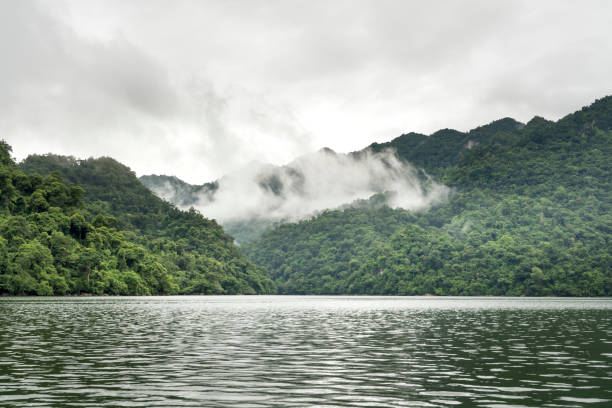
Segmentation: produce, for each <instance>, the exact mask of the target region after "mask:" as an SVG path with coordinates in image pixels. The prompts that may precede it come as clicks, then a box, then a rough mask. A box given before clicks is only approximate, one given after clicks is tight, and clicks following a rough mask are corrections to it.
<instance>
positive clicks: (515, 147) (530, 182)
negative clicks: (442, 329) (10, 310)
mask: <svg viewBox="0 0 612 408" xmlns="http://www.w3.org/2000/svg"><path fill="white" fill-rule="evenodd" d="M611 123H612V98H610V97H606V98H603V99H601V100H599V101H596V102H595V103H594V104H592V105H591V106H589V107H586V108H583V109H582V110H581V111H579V112H576V113H574V114H572V115H568V116H567V117H565V118H563V119H561V120H559V121H558V122H556V123H553V122H549V121H545V120H543V119H541V118H534V120H532V121H530V122H529V123H528V124H527V125H525V126H523V125H521V124H519V123H518V122H514V121H512V120H509V119H505V120H502V121H498V122H493V123H492V124H490V125H489V126H486V127H481V128H477V129H475V130H473V131H471V132H469V133H468V134H460V132H455V131H448V130H444V131H441V132H437V133H435V134H434V135H432V136H430V138H431V139H424V138H423V137H421V136H420V135H415V134H409V135H405V136H402V137H400V138H398V139H396V140H394V141H392V142H390V146H391V145H393V146H392V147H395V148H396V149H397V150H398V154H399V155H401V156H402V157H403V158H411V157H412V160H414V161H416V162H418V163H421V164H422V165H424V166H425V167H426V168H427V170H428V171H430V172H432V173H433V174H436V175H437V177H438V178H440V179H441V180H444V181H445V182H446V183H448V184H450V185H452V186H454V187H455V189H456V194H455V195H454V196H453V197H451V199H450V200H448V201H447V202H445V203H443V204H441V205H438V206H436V207H434V208H431V209H429V210H427V211H423V212H405V211H402V210H390V209H388V208H384V207H383V208H356V209H351V210H346V211H328V212H325V213H323V214H321V215H320V216H318V217H315V218H313V219H311V220H307V221H302V222H300V223H296V224H287V225H283V226H281V227H279V228H277V229H275V230H274V231H271V232H269V233H267V234H265V235H264V236H263V237H262V238H260V239H259V240H256V241H255V242H253V243H250V244H248V245H245V251H246V253H247V254H248V255H249V257H250V258H251V259H252V260H253V261H254V262H256V263H258V264H261V265H263V266H265V267H266V268H268V270H269V271H270V273H271V275H272V277H273V279H275V280H276V281H277V284H278V285H279V289H280V290H281V291H282V292H284V293H370V294H425V293H435V294H455V295H462V294H469V295H485V294H493V295H584V296H595V295H596V296H601V295H611V294H612V276H611V274H612V253H611V252H612V251H611V249H610V248H612V216H611V214H612V208H611V203H612V196H611V192H612V177H611V176H610V175H611V174H612V172H611V168H610V163H612V150H611V149H612V127H611ZM470 140H472V141H474V142H473V143H472V144H471V146H469V145H468V143H469V141H470ZM476 142H477V143H476ZM426 143H427V145H425V144H426ZM436 143H437V144H436ZM386 147H389V146H386ZM468 147H470V148H468ZM372 148H374V149H378V148H379V147H378V145H376V146H373V147H372ZM381 148H382V147H381ZM458 152H459V153H458ZM413 155H416V156H413Z"/></svg>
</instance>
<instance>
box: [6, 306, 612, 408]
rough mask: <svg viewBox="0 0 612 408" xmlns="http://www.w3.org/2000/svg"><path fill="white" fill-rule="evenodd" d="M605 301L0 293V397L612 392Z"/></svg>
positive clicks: (303, 401)
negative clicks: (1, 296)
mask: <svg viewBox="0 0 612 408" xmlns="http://www.w3.org/2000/svg"><path fill="white" fill-rule="evenodd" d="M611 312H612V301H611V300H609V299H603V300H601V299H600V300H589V299H491V298H480V299H466V298H376V297H331V298H328V297H274V296H270V297H171V298H168V297H166V298H163V297H161V298H51V299H49V298H4V299H0V328H1V329H0V406H57V407H59V406H119V405H120V406H133V407H151V406H164V407H167V406H219V407H227V406H236V407H271V406H272V407H274V406H278V407H287V406H291V407H299V406H321V407H323V406H324V407H331V406H337V407H344V406H355V407H359V406H368V407H377V406H381V407H389V406H411V407H413V406H425V407H432V406H456V405H464V406H478V407H525V406H527V407H544V406H551V407H575V406H607V405H608V404H612V402H610V401H611V400H612V395H611V393H612V382H611V378H612V376H611V374H612V365H611V361H612V347H611V342H612V340H611V339H612V336H611V335H610V334H611V331H612V323H611V320H610V317H611Z"/></svg>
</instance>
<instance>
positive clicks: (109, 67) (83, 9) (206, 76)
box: [0, 0, 612, 183]
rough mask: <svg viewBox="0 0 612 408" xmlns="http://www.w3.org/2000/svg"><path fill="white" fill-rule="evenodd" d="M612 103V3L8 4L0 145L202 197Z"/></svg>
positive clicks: (0, 69) (2, 19) (4, 6)
mask: <svg viewBox="0 0 612 408" xmlns="http://www.w3.org/2000/svg"><path fill="white" fill-rule="evenodd" d="M607 94H612V1H605V0H602V1H560V0H554V1H533V0H528V1H518V0H517V1H493V0H483V1H465V0H463V1H430V0H428V1H424V0H423V1H419V2H417V1H408V0H398V1H382V0H375V1H356V0H351V1H334V0H325V1H316V0H306V1H291V0H282V1H255V0H244V1H231V0H223V1H177V0H171V1H170V0H168V1H152V0H147V1H129V0H120V1H109V0H104V1H86V0H75V1H59V0H55V1H40V2H36V1H34V2H33V1H24V0H0V138H3V139H5V140H6V141H7V142H9V144H11V145H12V146H13V149H14V155H15V156H16V157H17V158H18V159H22V158H24V157H25V156H26V155H27V154H29V153H46V152H53V153H60V154H70V155H75V156H77V157H89V156H112V157H114V158H116V159H118V160H119V161H121V162H123V163H125V164H126V165H128V166H130V167H131V168H132V169H133V170H134V171H136V172H137V174H138V175H142V174H149V173H157V174H169V175H176V176H179V177H181V178H183V179H185V180H186V181H189V182H192V183H201V182H205V181H209V180H212V179H215V178H217V177H219V176H221V175H222V174H224V173H227V172H229V171H232V170H234V169H236V168H238V167H240V166H242V165H244V164H246V163H248V162H249V161H253V160H257V161H262V162H271V163H274V164H282V163H285V162H288V161H290V160H291V159H293V158H294V157H296V156H298V155H300V154H304V153H306V152H310V151H313V150H317V149H319V148H321V147H323V146H328V147H331V148H332V149H334V150H336V151H340V152H346V151H351V150H356V149H360V148H362V147H364V146H366V145H368V144H370V143H371V142H374V141H378V142H381V141H387V140H390V139H392V138H394V137H396V136H398V135H400V134H401V133H404V132H409V131H418V132H423V133H427V134H429V133H432V132H433V131H435V130H437V129H439V128H444V127H452V128H456V129H459V130H468V129H471V128H473V127H476V126H478V125H481V124H484V123H488V122H490V121H492V120H494V119H498V118H501V117H504V116H511V117H514V118H515V119H517V120H521V121H527V120H529V119H530V118H531V117H532V116H533V115H536V114H537V115H541V116H544V117H547V118H549V119H558V118H559V117H561V116H563V115H565V114H567V113H569V112H572V111H574V110H576V109H579V108H580V107H582V106H584V105H586V104H589V103H590V102H592V101H593V100H594V99H595V98H599V97H602V96H604V95H607Z"/></svg>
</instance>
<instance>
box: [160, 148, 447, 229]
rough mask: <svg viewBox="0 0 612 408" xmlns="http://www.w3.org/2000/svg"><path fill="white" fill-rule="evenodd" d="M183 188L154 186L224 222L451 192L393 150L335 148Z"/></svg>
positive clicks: (425, 200) (413, 203)
mask: <svg viewBox="0 0 612 408" xmlns="http://www.w3.org/2000/svg"><path fill="white" fill-rule="evenodd" d="M181 188H182V187H181V186H180V185H179V186H177V185H170V184H169V183H166V184H164V185H161V186H159V187H158V188H155V189H154V190H155V193H156V194H157V195H158V196H160V197H162V198H165V199H167V200H169V201H172V202H174V203H176V204H177V205H179V206H182V207H188V206H193V207H195V208H196V209H197V210H199V211H200V212H201V213H202V214H203V215H204V216H206V217H208V218H213V219H216V220H217V221H219V222H220V223H222V224H223V223H231V222H240V221H248V220H256V219H266V220H283V221H298V220H300V219H303V218H305V217H309V216H312V215H314V214H316V213H318V212H320V211H323V210H326V209H335V208H338V207H340V206H343V205H346V204H350V203H352V202H355V201H356V200H364V199H368V198H370V197H371V196H372V195H374V194H377V193H387V194H386V196H387V197H388V198H387V205H389V206H390V207H393V208H403V209H406V210H419V209H423V208H426V207H427V206H429V205H431V204H433V203H436V202H439V201H441V200H444V199H445V198H446V197H447V196H448V194H449V191H450V190H449V188H448V187H446V186H444V185H442V184H439V183H437V182H435V181H434V180H433V179H431V177H429V176H427V175H426V174H425V173H424V172H423V171H420V170H417V169H416V168H415V167H413V166H412V165H410V164H408V163H406V162H403V161H401V160H399V159H398V158H397V156H396V155H395V152H394V151H393V150H386V151H382V152H372V151H369V150H366V151H362V152H359V153H358V154H337V153H335V152H333V151H332V150H330V149H322V150H320V151H318V152H316V153H312V154H308V155H305V156H302V157H300V158H298V159H296V160H295V161H293V162H291V163H290V164H288V165H286V166H282V167H278V166H272V165H269V164H263V163H258V162H252V163H250V164H249V165H247V166H245V167H243V168H242V169H240V170H239V171H236V172H234V173H231V174H229V175H227V176H225V177H222V178H221V179H219V180H218V181H217V182H216V183H209V184H206V185H203V186H198V187H195V188H193V189H192V190H190V193H189V195H186V194H185V192H184V191H179V190H180V189H181ZM178 197H182V200H181V199H178Z"/></svg>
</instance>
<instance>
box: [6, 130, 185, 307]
mask: <svg viewBox="0 0 612 408" xmlns="http://www.w3.org/2000/svg"><path fill="white" fill-rule="evenodd" d="M10 151H11V149H10V147H9V146H8V145H7V144H6V143H4V142H2V141H0V197H1V198H2V200H1V203H0V294H9V295H65V294H80V293H94V294H103V293H108V294H122V295H144V294H172V293H176V292H177V291H178V287H177V285H176V283H175V282H174V281H173V277H172V276H171V275H170V274H169V273H168V271H167V270H166V268H164V266H163V265H162V260H161V258H160V257H159V256H158V255H156V254H154V253H153V252H152V251H149V250H147V249H146V248H144V247H143V246H141V245H138V244H135V243H133V242H129V241H128V240H127V239H126V237H125V236H124V234H122V233H120V232H118V231H117V230H116V229H115V228H114V225H115V219H114V218H113V217H111V216H110V215H109V214H106V213H98V214H97V215H96V216H95V217H93V216H92V215H91V214H90V213H88V211H87V210H86V209H85V208H84V205H83V201H82V198H83V195H84V191H83V189H82V188H81V187H78V186H75V185H68V184H66V183H64V182H63V181H62V179H61V178H60V176H59V175H58V174H57V173H53V174H50V175H47V176H46V177H41V176H39V175H37V174H35V175H29V176H28V175H26V174H24V173H23V172H21V171H20V170H18V169H17V168H16V166H15V163H14V162H13V160H12V159H11V157H10Z"/></svg>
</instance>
